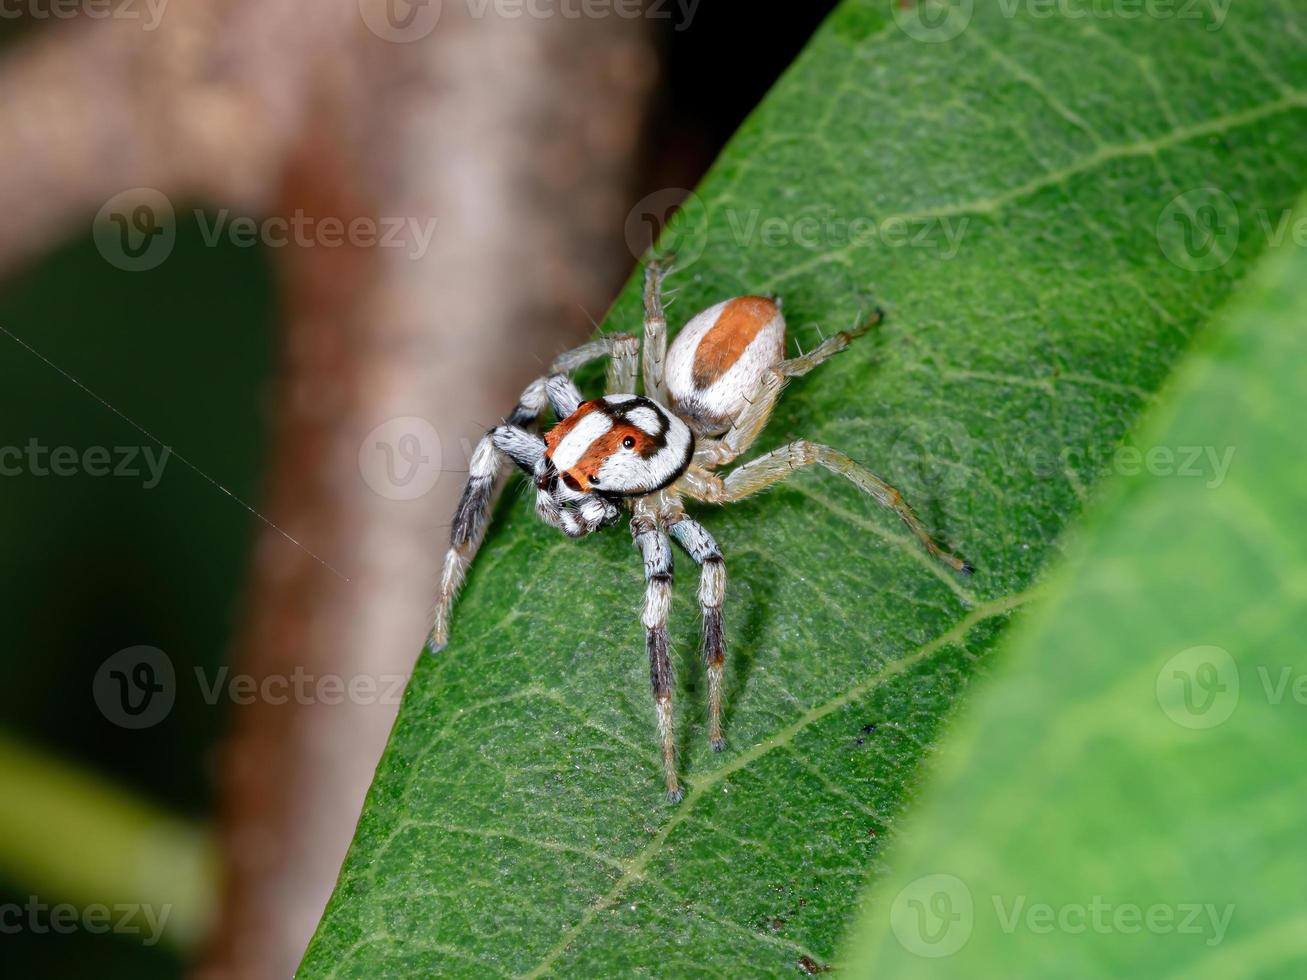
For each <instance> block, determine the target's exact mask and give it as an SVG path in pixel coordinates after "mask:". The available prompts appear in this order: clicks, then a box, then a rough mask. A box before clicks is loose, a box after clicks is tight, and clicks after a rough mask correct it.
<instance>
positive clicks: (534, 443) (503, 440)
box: [469, 425, 545, 476]
mask: <svg viewBox="0 0 1307 980" xmlns="http://www.w3.org/2000/svg"><path fill="white" fill-rule="evenodd" d="M490 441H491V444H492V445H493V446H494V447H495V449H497V450H499V451H500V452H501V453H503V454H504V455H505V456H507V457H508V458H509V459H511V460H512V461H513V462H514V463H516V464H517V465H518V466H520V467H521V468H522V469H524V470H525V471H526V472H527V473H528V474H531V475H533V476H534V475H535V472H536V468H537V467H538V466H539V464H540V461H541V460H542V459H544V455H545V441H544V440H543V439H541V438H540V437H539V436H538V435H536V434H535V433H534V432H528V431H527V430H526V429H519V428H518V427H517V426H515V425H497V426H495V428H493V429H491V430H490ZM479 451H480V447H478V452H479ZM474 466H475V456H474ZM472 468H473V467H469V473H470V472H471V471H472Z"/></svg>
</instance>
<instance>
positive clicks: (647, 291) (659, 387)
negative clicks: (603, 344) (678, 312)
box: [643, 258, 671, 402]
mask: <svg viewBox="0 0 1307 980" xmlns="http://www.w3.org/2000/svg"><path fill="white" fill-rule="evenodd" d="M670 268H671V260H670V259H656V258H655V259H650V260H649V263H648V264H647V265H646V266H645V267H644V363H643V368H644V393H645V395H646V396H647V397H649V398H653V399H655V400H656V401H660V402H666V401H667V387H666V383H665V379H664V373H665V371H666V366H667V363H666V362H667V311H666V310H664V309H663V293H662V290H663V279H664V277H666V275H667V272H668V270H669V269H670Z"/></svg>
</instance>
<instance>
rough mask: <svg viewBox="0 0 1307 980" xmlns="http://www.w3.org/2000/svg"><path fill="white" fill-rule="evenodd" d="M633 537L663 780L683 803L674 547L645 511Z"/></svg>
mask: <svg viewBox="0 0 1307 980" xmlns="http://www.w3.org/2000/svg"><path fill="white" fill-rule="evenodd" d="M631 537H632V539H633V540H634V541H635V546H636V547H637V548H639V549H640V557H641V558H643V559H644V578H645V593H644V614H643V616H642V617H641V618H642V620H643V622H644V629H645V647H646V648H647V650H648V651H649V683H650V687H651V688H652V690H653V699H654V711H655V712H656V713H657V718H658V740H659V743H660V744H661V746H662V757H663V779H664V780H665V782H666V784H667V798H668V799H669V800H671V801H672V802H673V803H679V802H680V801H681V797H682V793H681V784H680V781H679V780H678V779H677V778H676V739H675V732H674V731H673V727H672V661H671V658H670V656H669V655H668V649H667V646H668V638H667V617H668V614H669V613H670V612H671V607H672V545H671V542H670V541H669V540H668V538H667V535H666V534H665V533H664V532H663V531H662V530H661V529H660V528H659V527H658V523H657V521H656V519H655V518H654V516H653V515H652V514H651V513H649V512H648V511H647V510H645V509H641V510H639V511H637V513H636V515H635V517H633V518H632V519H631Z"/></svg>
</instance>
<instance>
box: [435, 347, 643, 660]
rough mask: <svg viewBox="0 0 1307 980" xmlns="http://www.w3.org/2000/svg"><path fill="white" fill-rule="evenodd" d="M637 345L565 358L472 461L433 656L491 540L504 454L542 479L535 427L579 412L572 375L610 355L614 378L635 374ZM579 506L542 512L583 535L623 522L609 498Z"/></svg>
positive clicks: (453, 527)
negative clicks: (548, 412) (548, 410)
mask: <svg viewBox="0 0 1307 980" xmlns="http://www.w3.org/2000/svg"><path fill="white" fill-rule="evenodd" d="M636 343H637V342H636V341H635V338H633V337H627V336H621V335H615V336H610V337H600V338H598V339H596V340H592V341H590V342H589V343H586V344H582V345H581V346H580V347H576V348H573V349H572V350H569V351H565V352H564V353H562V354H560V355H558V357H557V358H556V359H555V360H554V363H553V364H552V365H551V367H550V372H551V374H550V375H548V376H545V377H541V378H537V379H536V380H534V381H532V382H531V383H530V384H529V385H527V386H526V389H525V390H524V391H523V392H522V395H521V397H520V398H519V399H518V403H517V407H515V408H514V409H513V412H512V414H511V415H509V417H508V420H507V423H506V424H505V425H501V426H497V427H495V428H494V429H491V430H490V431H489V432H487V433H486V434H485V435H484V436H483V437H482V438H481V441H480V442H478V443H477V446H476V449H475V450H474V451H473V453H472V459H471V460H470V461H469V463H468V474H467V484H466V485H465V486H464V487H463V495H462V496H461V497H460V498H459V501H458V507H457V508H456V509H455V511H454V519H453V521H452V522H451V524H450V530H449V551H447V552H446V553H445V564H444V566H443V567H442V568H441V572H440V587H439V592H438V594H437V596H436V603H435V608H434V609H433V610H432V613H431V631H430V633H429V634H428V636H427V648H428V649H429V650H431V652H433V653H435V652H437V651H440V650H443V649H444V647H445V644H446V643H448V642H449V619H450V613H451V611H452V609H453V605H454V597H455V596H456V595H457V594H458V590H459V588H460V587H461V586H462V584H463V579H464V577H465V576H466V575H467V568H468V566H469V565H470V564H471V563H472V559H473V558H474V557H475V556H476V553H477V549H478V548H480V547H481V541H482V539H483V538H484V537H485V532H486V524H487V522H488V520H489V518H490V506H491V504H492V503H493V502H494V498H495V493H496V491H497V489H498V483H499V478H500V476H501V475H502V473H503V470H504V465H503V464H504V456H505V455H507V456H508V457H509V458H510V459H512V460H513V461H514V462H515V463H517V465H518V466H520V467H522V469H524V470H525V471H526V472H527V474H528V475H531V476H537V475H538V474H537V470H539V469H540V466H541V460H542V459H543V456H544V442H543V441H542V440H541V439H540V438H539V437H538V436H536V435H535V434H534V433H532V432H530V431H529V430H528V427H529V426H532V425H534V424H535V423H536V421H537V419H539V417H540V415H541V413H543V412H544V410H545V407H546V406H550V405H551V406H552V408H553V410H554V414H555V415H556V416H558V417H559V418H563V417H565V416H567V415H570V414H571V413H572V412H574V411H576V406H577V405H579V404H580V402H581V393H580V392H579V391H578V390H577V388H576V385H574V384H573V383H572V382H571V380H570V379H568V378H567V376H566V375H567V374H569V373H571V372H572V371H575V370H576V369H577V368H579V367H581V366H582V365H584V364H587V363H589V362H591V361H594V360H597V359H599V358H601V357H606V356H607V357H612V358H613V360H614V362H616V363H617V364H618V366H615V367H613V368H610V371H609V375H610V377H620V376H622V375H627V376H631V377H633V376H634V371H635V369H634V366H633V365H634V359H635V357H636V353H635V350H634V345H635V344H636ZM497 434H498V435H497ZM537 486H539V480H537ZM550 499H551V500H552V497H551V498H550ZM572 503H573V507H572V508H571V513H569V514H564V513H561V509H560V508H555V509H556V510H559V511H560V512H559V513H554V512H552V511H550V512H548V513H540V510H541V508H540V507H539V506H537V513H540V516H541V517H542V518H543V519H544V520H546V521H547V522H549V523H551V524H553V525H554V526H555V527H558V528H560V529H561V530H562V531H564V532H565V533H567V534H584V533H587V531H591V530H594V529H595V528H596V527H599V526H602V524H603V523H607V522H611V521H613V520H616V518H617V513H616V510H615V508H613V507H612V506H611V505H609V504H607V503H606V502H604V501H599V500H597V499H581V500H577V501H573V502H572ZM545 509H546V510H547V511H548V508H545ZM578 515H579V518H580V519H579V520H578Z"/></svg>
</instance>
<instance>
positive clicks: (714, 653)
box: [668, 517, 726, 752]
mask: <svg viewBox="0 0 1307 980" xmlns="http://www.w3.org/2000/svg"><path fill="white" fill-rule="evenodd" d="M668 530H670V531H671V534H672V537H673V538H675V539H676V541H677V543H678V544H679V545H680V546H681V547H682V548H684V549H685V550H686V552H688V553H689V555H690V557H691V558H693V559H694V560H695V561H696V562H698V564H699V566H700V568H701V569H702V572H701V573H700V576H699V606H700V608H701V609H702V611H703V662H704V666H705V667H707V669H708V744H709V745H711V746H712V748H713V751H714V752H720V751H721V750H722V749H724V748H726V738H725V737H724V736H723V735H722V675H723V673H724V670H725V666H726V635H725V633H724V631H723V629H722V601H723V600H724V599H725V598H726V563H725V562H724V561H723V560H722V552H721V549H720V548H718V547H717V542H716V541H714V540H713V536H712V535H711V534H709V533H708V530H707V529H706V528H705V527H704V526H703V525H702V524H700V523H699V522H698V521H696V520H692V519H691V518H689V517H681V518H680V519H679V520H678V521H676V523H674V524H672V525H671V526H670V527H669V528H668Z"/></svg>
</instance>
